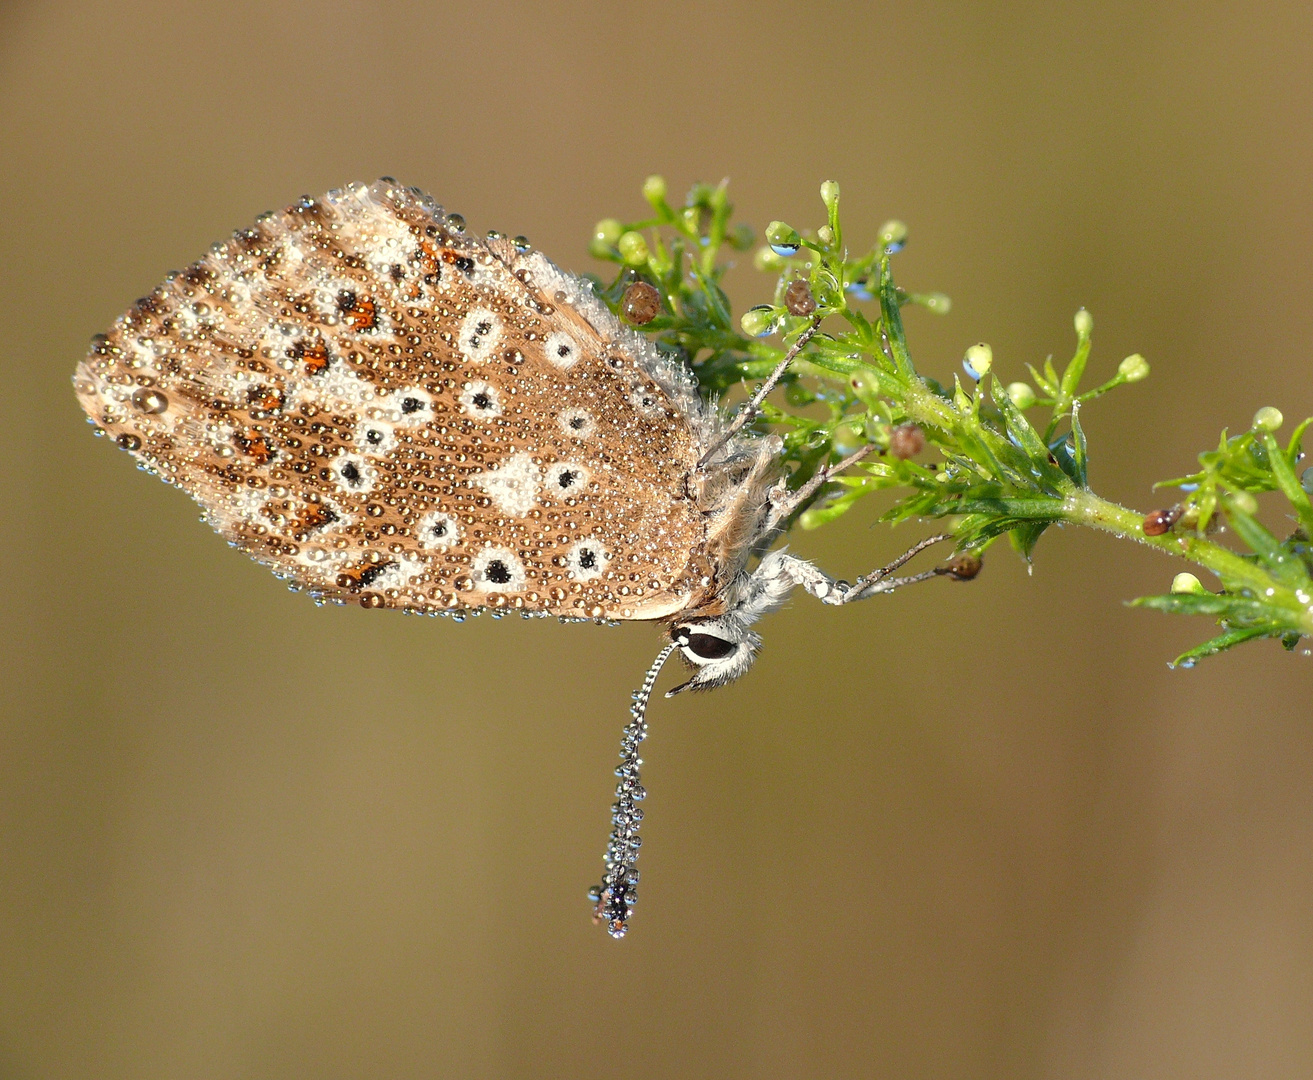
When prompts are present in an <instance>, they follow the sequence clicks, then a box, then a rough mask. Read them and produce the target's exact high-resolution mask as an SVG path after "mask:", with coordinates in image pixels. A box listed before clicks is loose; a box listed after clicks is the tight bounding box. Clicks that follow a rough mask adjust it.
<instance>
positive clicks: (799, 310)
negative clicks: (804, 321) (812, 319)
mask: <svg viewBox="0 0 1313 1080" xmlns="http://www.w3.org/2000/svg"><path fill="white" fill-rule="evenodd" d="M784 307H785V310H787V311H788V313H789V314H790V315H802V316H806V315H810V314H811V313H812V312H813V311H815V310H816V297H814V296H812V287H811V286H810V285H808V284H807V282H806V281H804V280H803V279H802V278H798V279H797V280H796V281H790V282H789V287H788V288H787V289H785V290H784Z"/></svg>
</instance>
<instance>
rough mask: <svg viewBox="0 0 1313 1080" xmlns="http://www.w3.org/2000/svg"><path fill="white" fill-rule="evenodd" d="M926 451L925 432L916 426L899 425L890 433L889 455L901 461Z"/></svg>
mask: <svg viewBox="0 0 1313 1080" xmlns="http://www.w3.org/2000/svg"><path fill="white" fill-rule="evenodd" d="M924 449H925V432H923V431H922V430H921V429H920V428H919V427H917V426H916V425H915V424H899V425H898V426H897V427H896V428H894V429H893V431H891V432H889V453H891V454H893V456H894V457H896V458H898V459H899V460H901V461H906V460H907V459H908V458H910V457H916V455H917V454H919V453H920V452H921V451H922V450H924Z"/></svg>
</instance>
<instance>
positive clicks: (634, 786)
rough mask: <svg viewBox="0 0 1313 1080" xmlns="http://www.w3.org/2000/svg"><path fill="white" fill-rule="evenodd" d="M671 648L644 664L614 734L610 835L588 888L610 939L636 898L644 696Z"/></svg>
mask: <svg viewBox="0 0 1313 1080" xmlns="http://www.w3.org/2000/svg"><path fill="white" fill-rule="evenodd" d="M675 648H676V643H675V642H673V641H672V642H671V643H670V644H669V645H667V646H666V647H665V648H664V649H662V650H661V653H660V655H658V656H657V658H656V659H655V660H654V661H653V662H652V666H651V667H650V668H648V669H647V675H646V677H645V678H644V679H643V685H642V687H641V688H640V689H638V690H635V691H634V704H633V705H632V706H630V709H629V715H630V716H631V717H633V719H632V720H630V722H629V723H628V724H626V725H625V729H624V731H622V732H621V733H620V764H619V765H618V766H617V767H616V770H615V774H616V776H618V777H619V778H620V782H619V783H618V784H617V785H616V789H615V795H616V801H615V805H613V806H612V807H611V839H610V842H609V843H608V844H607V846H606V855H605V856H604V861H605V863H606V874H605V876H604V877H603V878H602V883H601V884H600V885H594V886H593V887H592V889H591V890H590V891H589V893H588V896H589V899H591V900H592V902H593V921H594V922H598V923H601V924H603V925H604V926H605V927H606V932H607V933H608V934H610V935H611V936H612V937H613V938H622V937H624V936H625V930H627V929H628V924H629V913H630V911H631V910H632V909H633V906H634V904H635V903H637V902H638V895H637V893H638V871H637V870H636V869H635V868H634V863H635V862H637V861H638V848H639V845H640V844H642V842H643V841H642V838H641V837H640V836H639V835H638V827H639V825H641V824H642V821H643V811H642V809H641V808H640V807H639V806H638V803H639V802H641V801H642V800H643V799H644V798H645V797H646V795H647V792H646V791H644V790H643V785H642V783H641V781H640V777H639V775H638V770H639V767H640V766H641V765H642V764H643V759H642V758H640V757H639V756H638V748H639V745H640V744H641V743H642V741H643V740H644V739H646V738H647V701H648V698H650V697H651V696H652V687H653V686H655V685H656V680H657V675H658V674H659V673H660V671H661V665H662V664H664V663H665V662H666V660H667V659H669V657H670V654H671V653H672V652H674V651H675Z"/></svg>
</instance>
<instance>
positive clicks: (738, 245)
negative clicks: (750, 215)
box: [725, 225, 756, 251]
mask: <svg viewBox="0 0 1313 1080" xmlns="http://www.w3.org/2000/svg"><path fill="white" fill-rule="evenodd" d="M725 239H726V240H728V241H729V246H730V247H732V248H733V249H734V250H735V251H747V250H748V248H750V247H752V241H753V240H755V239H756V234H755V233H753V231H752V226H751V225H735V226H734V228H732V229H731V230H730V232H729V235H728V236H727V237H726V238H725Z"/></svg>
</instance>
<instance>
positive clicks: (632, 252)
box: [616, 232, 647, 266]
mask: <svg viewBox="0 0 1313 1080" xmlns="http://www.w3.org/2000/svg"><path fill="white" fill-rule="evenodd" d="M616 247H618V248H619V249H620V258H622V259H624V261H625V265H626V266H645V265H647V241H646V240H644V239H643V234H642V233H636V232H627V233H625V234H624V235H623V236H622V237H620V239H619V240H617V241H616Z"/></svg>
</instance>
